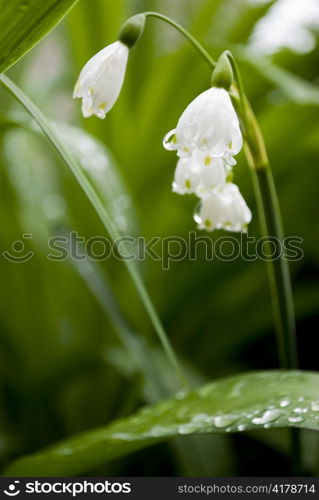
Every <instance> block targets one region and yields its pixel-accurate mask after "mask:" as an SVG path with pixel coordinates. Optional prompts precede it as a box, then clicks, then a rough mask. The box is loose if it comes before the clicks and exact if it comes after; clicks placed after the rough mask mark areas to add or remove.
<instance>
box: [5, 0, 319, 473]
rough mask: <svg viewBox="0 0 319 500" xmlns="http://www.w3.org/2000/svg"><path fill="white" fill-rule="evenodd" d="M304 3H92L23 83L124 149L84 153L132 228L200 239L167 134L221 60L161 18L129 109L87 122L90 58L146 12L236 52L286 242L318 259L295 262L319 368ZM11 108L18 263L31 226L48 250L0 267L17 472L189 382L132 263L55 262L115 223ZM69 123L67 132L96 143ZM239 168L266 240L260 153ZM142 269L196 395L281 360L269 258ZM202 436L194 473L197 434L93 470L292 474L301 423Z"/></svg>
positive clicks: (144, 46)
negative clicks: (82, 91) (79, 92)
mask: <svg viewBox="0 0 319 500" xmlns="http://www.w3.org/2000/svg"><path fill="white" fill-rule="evenodd" d="M288 3H289V6H288ZM298 3H299V4H300V2H298V1H297V2H296V1H292V0H289V1H288V2H287V1H283V0H278V1H276V2H268V1H264V2H261V1H252V0H249V1H248V0H174V1H172V0H161V1H160V0H116V2H114V1H111V0H79V2H78V4H77V5H76V6H75V7H74V8H73V9H72V11H71V12H70V14H69V15H68V16H67V17H66V18H65V19H64V20H63V22H62V23H61V24H60V25H59V26H58V27H57V28H55V29H54V30H53V32H51V33H50V34H49V35H48V36H47V37H46V38H45V39H44V40H42V41H41V43H40V44H39V45H38V46H37V47H36V48H34V49H33V50H32V51H31V52H29V53H28V54H27V55H26V56H25V57H24V58H23V59H22V60H21V61H20V62H19V63H18V64H17V65H16V66H15V67H14V68H12V69H11V70H10V71H9V72H8V74H9V75H10V77H11V78H12V79H13V80H14V81H15V82H17V83H18V84H19V85H20V86H21V87H22V88H23V89H24V90H25V92H26V93H27V94H28V95H30V96H31V97H32V98H33V100H34V101H35V102H36V103H37V104H38V106H39V107H40V108H41V109H42V110H43V111H44V112H45V113H46V115H47V116H49V117H51V118H52V119H53V120H54V121H57V122H59V121H64V122H67V123H69V124H70V125H72V126H75V127H82V128H84V129H86V131H87V132H89V133H90V134H93V135H94V136H95V137H96V138H97V139H98V140H100V141H101V142H102V143H103V144H104V145H105V146H106V148H108V149H105V148H104V146H102V145H101V144H100V145H99V146H96V147H95V148H94V147H93V146H92V147H93V149H90V147H89V149H86V148H85V147H84V150H83V151H82V150H79V152H78V154H79V155H80V157H81V158H82V160H83V162H84V163H85V162H89V165H88V167H87V168H91V167H92V168H93V170H94V168H96V172H95V174H94V173H93V174H91V175H93V177H94V179H93V180H95V182H97V183H98V184H99V186H100V189H101V191H102V193H103V196H105V197H106V199H107V200H108V203H109V206H110V210H111V211H112V213H113V215H114V217H115V219H116V220H117V222H118V224H119V225H121V227H122V233H123V234H129V235H133V236H135V235H143V236H144V237H145V238H146V239H147V240H149V239H151V238H152V237H154V236H160V237H167V236H178V237H184V238H186V239H187V238H188V235H189V232H190V231H194V230H195V229H196V228H195V223H194V221H193V220H192V214H193V210H194V205H195V203H196V202H195V198H193V197H187V196H184V197H180V196H178V195H176V194H173V193H172V192H171V181H172V177H173V172H174V167H175V163H176V159H175V157H174V155H173V154H169V153H167V152H166V151H165V150H164V149H163V147H162V137H163V136H164V134H165V133H166V132H167V131H168V130H170V129H172V128H173V127H174V125H175V124H176V121H177V119H178V117H179V116H180V114H181V112H182V111H183V110H184V108H185V107H186V105H187V104H188V103H189V102H190V101H191V100H192V99H193V98H194V97H195V96H196V95H198V94H199V93H200V92H202V91H203V90H205V89H206V88H207V87H208V86H209V83H210V73H209V70H208V69H207V66H206V65H205V62H204V61H202V60H201V59H200V58H199V57H198V55H197V54H196V52H195V51H194V50H193V48H192V47H191V46H189V45H188V44H187V42H185V40H184V39H182V38H181V37H180V36H179V35H178V34H176V33H175V32H174V30H172V29H171V28H170V27H168V26H166V25H164V24H163V23H161V22H159V21H157V20H153V19H149V20H148V22H147V26H146V29H145V34H144V36H143V37H142V39H141V40H140V42H139V43H138V45H137V46H136V47H134V49H133V50H132V51H131V54H130V58H129V64H128V69H127V75H126V79H125V84H124V87H123V90H122V93H121V96H120V99H119V101H118V102H117V103H116V106H115V107H114V109H113V110H112V111H111V112H110V114H109V115H107V117H106V119H105V120H104V121H100V120H98V119H97V118H95V117H94V118H91V119H90V120H84V119H83V118H82V117H81V114H80V106H79V101H73V100H72V90H73V86H74V83H75V81H76V79H77V76H78V74H79V72H80V70H81V68H82V66H83V65H84V64H85V62H86V61H87V60H88V59H89V58H90V57H91V56H92V55H93V54H94V53H96V52H97V51H98V50H100V49H101V48H103V47H104V46H105V45H106V44H108V43H110V42H112V41H114V40H115V39H116V36H117V33H118V31H119V28H120V25H121V23H122V22H123V21H124V20H125V19H126V18H127V17H129V16H131V15H133V14H135V13H137V12H141V11H144V10H157V11H160V12H162V13H164V14H167V15H169V16H172V17H173V18H174V19H176V20H177V21H179V22H180V23H182V24H183V25H185V26H186V27H187V28H188V29H189V30H190V31H191V32H192V33H193V34H194V35H195V36H196V37H198V38H199V40H200V41H202V42H203V43H204V45H205V46H206V47H207V48H208V49H209V51H210V52H211V54H212V55H213V57H217V56H218V55H219V54H220V52H222V51H223V50H225V49H231V50H232V51H233V53H234V54H235V56H236V57H237V58H238V62H239V64H240V68H241V71H242V75H243V79H244V83H245V87H246V91H247V94H248V96H249V98H250V100H251V102H252V105H253V107H254V110H255V111H256V114H257V117H258V119H259V120H260V124H261V128H262V131H263V133H264V135H265V140H266V144H267V147H268V151H269V156H270V159H271V163H272V167H273V172H274V177H275V181H276V185H277V188H278V193H279V198H280V203H281V208H282V214H283V219H284V225H285V232H286V235H289V236H298V237H301V238H303V245H302V248H303V251H304V257H303V259H302V260H301V261H299V262H294V263H292V264H291V273H292V281H293V289H294V299H295V306H296V315H297V332H298V346H299V354H300V367H301V368H302V369H311V370H318V354H317V353H318V351H317V349H316V348H315V346H316V343H317V340H316V335H317V329H316V320H317V319H318V316H317V314H318V304H319V288H318V275H319V273H318V268H319V260H318V258H319V254H318V236H319V234H318V233H319V228H318V221H317V219H318V184H317V182H318V181H319V171H318V154H319V141H318V139H319V121H318V106H319V87H318V83H319V79H318V78H319V74H318V56H319V45H318V26H319V13H318V9H317V10H316V6H315V4H316V2H315V0H314V2H312V1H310V0H308V2H306V1H304V2H302V4H303V16H302V15H301V14H300V12H298V9H299V8H300V5H299V7H298ZM306 14H308V18H309V19H306V18H307V15H306ZM294 16H295V17H294ZM316 16H317V17H316ZM290 18H291V19H290ZM289 23H290V24H289ZM298 23H299V25H298ZM292 28H293V29H292ZM292 32H293V33H292ZM293 34H294V35H295V36H293ZM0 105H1V117H0V118H1V122H0V134H1V135H0V140H1V146H2V147H1V153H0V163H1V165H0V167H1V168H0V206H1V209H0V227H1V231H0V248H1V253H2V252H4V251H8V252H10V253H11V254H13V255H17V256H19V255H20V254H19V251H18V248H16V250H17V252H16V253H15V252H14V250H13V249H12V244H13V242H15V241H17V240H22V239H23V237H22V235H23V234H31V235H32V238H24V240H23V241H24V243H25V247H26V251H32V252H34V256H33V257H32V259H30V260H29V261H28V262H24V263H15V262H11V261H10V260H8V259H7V258H6V257H5V256H4V255H3V253H2V255H1V258H0V267H1V274H0V276H1V285H2V286H1V290H0V294H1V297H0V401H1V404H0V464H1V466H5V465H6V464H7V463H8V462H10V461H11V460H12V459H13V458H15V457H17V456H19V455H22V454H25V453H30V452H33V451H36V450H38V449H40V448H41V447H43V446H45V445H48V444H50V443H53V442H55V441H57V440H58V439H61V438H64V437H66V436H69V435H71V434H73V433H76V432H79V431H82V430H85V429H90V428H93V427H95V426H99V425H103V424H106V423H107V422H109V421H111V420H113V419H114V418H118V417H121V416H126V415H130V414H131V413H132V412H133V411H134V410H136V409H137V408H139V407H141V406H142V405H143V404H145V402H154V401H155V400H157V399H159V398H161V397H164V396H167V395H169V394H172V393H173V392H174V390H175V388H176V386H175V382H174V379H173V375H172V374H171V372H170V368H169V366H168V365H167V362H166V361H165V357H164V356H163V354H162V351H161V348H160V346H159V344H158V341H157V338H156V336H155V333H154V331H153V329H152V327H151V325H150V322H149V320H148V318H147V315H146V313H145V311H144V309H143V306H142V305H141V302H140V299H139V297H138V295H137V293H136V290H135V288H134V286H133V284H132V282H131V279H130V277H129V276H128V273H127V270H126V268H125V266H124V264H123V263H122V262H120V261H119V260H118V259H116V258H110V259H107V260H106V261H103V262H92V261H91V260H90V259H86V260H84V261H77V262H74V261H72V259H67V260H65V261H62V262H55V261H50V260H48V259H47V254H48V246H47V241H48V238H49V237H50V236H52V235H67V234H69V233H70V231H77V232H78V234H79V235H80V236H83V237H85V238H86V239H88V238H90V237H92V236H103V235H105V230H104V228H103V227H102V224H101V223H100V222H99V220H98V218H97V216H96V214H95V212H94V210H93V209H92V207H91V206H90V204H89V202H88V201H87V199H86V198H85V195H84V194H83V193H82V191H81V189H80V187H79V186H78V185H77V183H76V181H75V180H74V179H73V177H72V175H71V173H69V171H68V169H67V168H66V166H65V165H64V164H62V162H61V161H60V160H59V158H58V157H57V154H56V153H55V151H54V150H53V149H52V147H51V145H50V144H49V143H48V142H47V140H46V139H45V138H43V137H42V136H41V134H39V133H38V131H37V130H36V129H35V128H33V126H32V125H30V124H29V123H28V120H29V119H28V117H27V116H26V115H25V114H24V112H23V111H22V110H21V108H20V107H18V106H17V105H16V104H15V103H14V102H13V100H12V99H11V98H10V97H8V95H7V94H5V93H4V92H3V91H2V90H1V93H0ZM21 122H22V123H24V124H25V125H26V128H25V129H22V128H21V127H20V126H19V124H21ZM61 130H62V134H64V135H65V137H66V140H67V137H69V138H70V137H71V140H72V137H73V135H74V136H76V134H77V133H79V132H76V131H75V130H74V129H72V130H71V129H67V128H63V129H61ZM72 134H73V135H72ZM69 140H70V139H69ZM75 142H77V139H75ZM78 142H81V139H78ZM83 142H85V140H84V139H83ZM85 155H88V157H86V156H85ZM101 162H102V166H103V162H106V172H105V176H106V177H105V178H104V177H103V175H102V177H101V174H99V165H100V164H101ZM84 167H85V165H84ZM103 168H104V167H103ZM235 175H236V177H235V181H236V182H237V183H238V184H239V186H240V188H241V191H242V192H243V194H244V196H245V198H246V200H247V201H248V204H249V206H250V207H251V209H252V211H253V222H252V224H251V225H250V228H249V234H250V235H251V236H258V235H259V225H258V218H257V213H256V205H255V201H254V197H253V188H252V182H251V177H250V172H249V170H248V167H247V165H246V162H245V158H244V155H243V154H242V153H241V154H240V155H239V157H238V165H237V166H236V171H235ZM198 235H204V233H201V232H198ZM221 235H223V234H222V233H216V234H215V233H214V234H210V235H208V236H209V238H212V239H213V240H215V239H217V238H218V237H220V236H221ZM234 237H236V238H238V239H239V238H240V236H238V235H235V236H234ZM140 271H141V273H142V275H143V277H144V280H145V283H146V286H147V288H148V290H149V292H150V295H151V297H152V298H153V299H154V302H155V305H156V308H157V310H158V312H159V316H160V317H161V319H162V321H163V324H164V326H165V328H166V330H167V332H168V335H169V337H170V339H171V342H172V344H173V346H174V348H175V350H176V352H177V355H178V357H179V359H180V360H181V361H182V362H183V364H184V367H185V370H186V371H187V373H188V376H189V378H190V379H191V381H192V384H193V385H194V386H196V385H197V384H198V383H200V382H203V381H207V380H213V379H216V378H219V377H221V376H225V375H228V374H235V373H240V372H242V371H249V370H255V369H270V368H277V367H278V359H277V351H276V342H275V335H274V328H273V322H272V314H271V307H270V298H269V293H268V285H267V277H266V269H265V264H264V262H262V261H251V262H245V261H242V260H240V259H236V260H234V261H227V262H222V261H220V260H217V259H215V260H213V261H207V260H206V259H205V252H204V249H203V248H201V247H199V252H198V255H197V259H196V261H191V262H190V261H189V260H188V259H184V260H182V261H178V262H171V264H170V267H169V269H168V270H163V269H162V265H161V262H160V261H154V260H152V259H150V258H149V259H147V260H146V261H145V262H143V263H140ZM136 359H140V360H143V362H141V363H139V362H136ZM142 365H143V366H142ZM141 366H142V368H141ZM143 370H144V371H143ZM155 386H156V388H155ZM191 439H192V443H193V444H192V445H194V443H195V446H196V447H197V448H198V449H199V455H200V456H201V461H197V460H194V463H192V460H190V459H189V455H190V454H188V459H187V460H185V453H184V451H185V446H186V447H187V446H188V443H189V438H183V440H179V441H175V442H174V443H172V444H167V445H158V446H156V447H153V448H151V449H148V450H146V451H143V452H139V453H135V454H134V455H131V456H129V457H127V458H125V459H121V460H116V461H114V462H113V463H111V464H108V465H106V466H105V467H103V468H101V469H100V470H94V471H87V473H89V474H92V475H98V474H103V475H155V476H156V475H178V474H182V475H188V474H189V475H215V476H232V475H246V476H247V475H248V476H249V475H264V476H266V475H285V474H286V473H288V471H289V469H288V459H287V456H286V451H287V446H288V440H287V433H286V430H276V431H274V430H272V431H259V432H258V433H257V432H256V433H253V432H249V433H243V434H241V435H232V436H228V435H218V436H200V437H193V438H191ZM303 440H304V449H305V450H306V451H305V455H306V462H307V472H308V473H312V474H315V475H316V474H317V475H318V472H319V463H318V453H316V452H315V451H316V447H317V445H318V438H317V437H316V434H315V433H311V432H305V433H304V434H303Z"/></svg>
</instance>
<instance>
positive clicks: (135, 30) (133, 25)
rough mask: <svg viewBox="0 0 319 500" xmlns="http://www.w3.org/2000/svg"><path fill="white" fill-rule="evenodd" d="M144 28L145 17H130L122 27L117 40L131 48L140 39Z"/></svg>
mask: <svg viewBox="0 0 319 500" xmlns="http://www.w3.org/2000/svg"><path fill="white" fill-rule="evenodd" d="M144 26H145V15H144V14H137V15H136V16H133V17H130V18H129V19H128V20H127V21H126V22H125V23H124V24H123V26H122V29H121V31H120V34H119V40H120V41H121V42H122V43H124V44H125V45H126V46H127V47H128V48H131V47H133V45H135V43H136V42H137V41H138V40H139V39H140V38H141V36H142V34H143V31H144Z"/></svg>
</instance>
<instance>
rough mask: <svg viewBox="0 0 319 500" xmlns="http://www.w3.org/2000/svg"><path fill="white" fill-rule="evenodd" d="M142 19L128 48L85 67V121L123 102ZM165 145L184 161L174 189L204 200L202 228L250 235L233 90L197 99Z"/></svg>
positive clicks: (81, 86) (80, 90)
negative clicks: (237, 177)
mask: <svg viewBox="0 0 319 500" xmlns="http://www.w3.org/2000/svg"><path fill="white" fill-rule="evenodd" d="M136 17H137V19H136V20H135V22H133V24H132V25H133V28H134V29H135V28H136V30H135V31H134V30H133V32H132V31H130V28H131V26H130V23H129V24H128V26H127V28H125V30H124V32H123V33H124V34H125V36H124V35H123V39H124V38H125V39H126V40H129V42H128V45H127V44H126V43H123V42H122V41H117V42H114V43H112V44H111V45H108V46H107V47H105V48H104V49H102V50H101V51H100V52H98V53H97V54H95V55H94V56H93V57H92V58H91V59H90V60H89V61H88V62H87V63H86V65H85V66H84V68H83V69H82V71H81V73H80V76H79V79H78V81H77V83H76V85H75V89H74V94H73V96H74V97H78V98H82V113H83V116H84V117H89V116H92V115H96V116H97V117H99V118H105V115H106V113H107V112H108V111H109V110H110V109H111V108H112V107H113V105H114V103H115V101H116V100H117V98H118V96H119V93H120V91H121V88H122V85H123V81H124V76H125V70H126V65H127V60H128V55H129V48H130V46H131V45H132V43H135V41H136V40H137V39H138V37H139V36H140V34H141V30H142V26H143V22H144V21H143V19H140V16H136ZM136 23H137V24H136ZM141 23H142V24H141ZM222 58H223V56H221V58H220V59H221V60H222ZM224 63H225V58H224ZM164 146H165V148H166V149H168V150H174V151H176V152H177V155H178V157H179V160H178V163H177V167H176V171H175V178H174V182H173V190H174V191H175V192H176V193H179V194H186V193H194V194H196V195H197V196H198V197H199V198H200V204H199V208H198V211H197V213H196V215H195V220H196V222H197V223H198V227H199V228H202V229H206V230H208V231H213V230H214V229H226V230H227V231H245V230H246V228H247V225H248V223H249V222H250V220H251V212H250V210H249V208H248V207H247V205H246V202H245V200H244V199H243V197H242V195H241V194H240V191H239V189H238V187H237V186H236V185H235V184H233V183H232V182H231V180H232V168H233V166H234V165H235V164H236V160H235V159H234V156H235V155H236V154H237V153H239V151H240V150H241V148H242V146H243V138H242V134H241V131H240V127H239V121H238V117H237V115H236V112H235V109H234V107H233V105H232V102H231V99H230V96H229V94H228V92H227V91H226V90H225V89H224V88H222V87H218V86H215V87H212V88H210V89H208V90H206V91H205V92H203V93H202V94H200V95H199V96H198V97H196V99H195V100H194V101H193V102H191V104H189V106H188V107H187V108H186V110H185V111H184V113H183V114H182V116H181V117H180V119H179V121H178V124H177V127H176V129H174V130H172V131H171V132H169V133H168V134H167V135H166V136H165V138H164Z"/></svg>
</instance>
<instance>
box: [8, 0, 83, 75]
mask: <svg viewBox="0 0 319 500" xmlns="http://www.w3.org/2000/svg"><path fill="white" fill-rule="evenodd" d="M76 2H77V0H45V1H43V0H10V1H9V2H8V0H0V12H1V15H0V72H3V71H5V70H7V69H8V68H9V67H10V66H12V65H13V64H14V63H15V62H17V61H18V59H20V57H22V56H23V55H24V54H25V53H26V52H28V51H29V50H30V49H31V48H32V47H33V46H34V45H35V44H36V43H37V42H38V41H39V40H40V39H41V38H42V37H44V36H45V35H46V34H47V33H48V32H49V31H50V30H51V29H52V28H54V26H55V25H56V24H57V23H58V22H59V21H60V20H61V19H62V18H63V17H64V16H65V14H66V13H67V12H68V10H69V9H70V8H71V7H72V6H73V5H74V4H75V3H76Z"/></svg>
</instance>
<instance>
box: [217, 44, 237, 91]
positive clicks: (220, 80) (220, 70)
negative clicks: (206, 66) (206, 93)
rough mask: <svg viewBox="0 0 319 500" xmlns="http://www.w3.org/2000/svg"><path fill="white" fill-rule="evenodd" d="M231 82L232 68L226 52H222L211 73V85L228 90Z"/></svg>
mask: <svg viewBox="0 0 319 500" xmlns="http://www.w3.org/2000/svg"><path fill="white" fill-rule="evenodd" d="M232 83H233V70H232V67H231V64H230V62H229V59H228V57H227V55H226V54H224V53H223V54H222V55H221V56H220V58H219V59H218V61H217V63H216V67H215V69H214V71H213V74H212V87H221V88H223V89H225V90H229V89H230V87H231V85H232Z"/></svg>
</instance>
